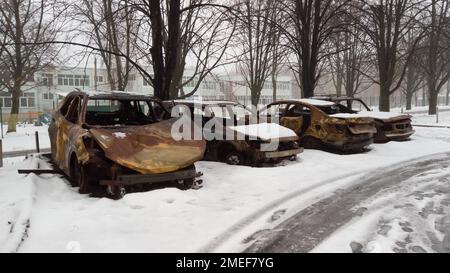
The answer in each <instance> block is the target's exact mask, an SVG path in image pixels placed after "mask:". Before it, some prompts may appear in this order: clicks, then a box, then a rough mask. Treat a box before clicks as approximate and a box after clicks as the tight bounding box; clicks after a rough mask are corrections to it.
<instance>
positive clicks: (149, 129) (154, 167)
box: [89, 119, 206, 174]
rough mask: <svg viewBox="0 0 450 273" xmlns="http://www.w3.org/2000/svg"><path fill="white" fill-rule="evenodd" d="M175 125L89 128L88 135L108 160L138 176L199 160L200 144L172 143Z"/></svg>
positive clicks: (170, 170)
mask: <svg viewBox="0 0 450 273" xmlns="http://www.w3.org/2000/svg"><path fill="white" fill-rule="evenodd" d="M175 121H176V119H170V120H165V121H161V122H158V123H154V124H150V125H144V126H126V127H107V128H91V129H90V130H89V132H90V134H91V135H92V137H93V138H94V139H95V140H96V141H97V143H98V144H99V145H100V147H101V148H102V149H103V151H104V152H105V156H106V157H107V158H109V159H110V160H112V161H114V162H116V163H118V164H120V165H122V166H124V167H126V168H129V169H132V170H135V171H137V172H139V173H142V174H154V173H166V172H172V171H176V170H179V169H183V168H186V167H188V166H190V165H192V164H193V163H195V162H196V161H198V160H200V159H202V158H203V154H204V152H205V147H206V143H205V141H204V140H181V141H176V140H175V139H173V137H172V135H171V127H172V124H173V123H174V122H175ZM192 130H193V128H192Z"/></svg>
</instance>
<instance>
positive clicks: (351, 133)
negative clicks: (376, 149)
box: [259, 99, 376, 152]
mask: <svg viewBox="0 0 450 273" xmlns="http://www.w3.org/2000/svg"><path fill="white" fill-rule="evenodd" d="M335 107H336V105H335V103H333V102H328V101H322V100H315V99H292V100H282V101H276V102H274V103H271V104H269V105H267V106H266V107H265V108H263V109H261V110H260V111H259V115H260V116H268V117H269V118H271V117H274V116H276V118H277V120H279V122H280V124H281V125H283V126H286V127H288V128H291V129H292V130H294V131H295V132H296V133H297V134H298V136H299V137H300V144H301V145H302V146H303V147H305V148H310V149H323V148H325V149H326V148H332V149H330V150H337V151H339V152H359V151H362V150H364V148H366V147H367V146H369V145H370V144H372V143H373V134H374V133H376V128H375V126H374V121H373V119H371V118H367V117H362V116H359V115H357V114H347V115H335V114H336V113H339V110H338V109H335Z"/></svg>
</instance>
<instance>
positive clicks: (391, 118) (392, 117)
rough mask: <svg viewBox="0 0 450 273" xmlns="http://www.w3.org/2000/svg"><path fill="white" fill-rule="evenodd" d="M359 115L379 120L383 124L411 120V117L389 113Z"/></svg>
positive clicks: (368, 112) (361, 113)
mask: <svg viewBox="0 0 450 273" xmlns="http://www.w3.org/2000/svg"><path fill="white" fill-rule="evenodd" d="M359 114H360V115H363V116H366V117H369V118H373V119H377V120H381V121H383V122H395V121H399V120H405V119H411V115H408V114H399V113H391V112H373V111H364V112H359Z"/></svg>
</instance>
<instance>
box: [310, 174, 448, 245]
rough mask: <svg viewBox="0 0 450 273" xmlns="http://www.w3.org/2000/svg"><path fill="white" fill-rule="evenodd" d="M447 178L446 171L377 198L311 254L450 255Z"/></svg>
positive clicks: (418, 177) (424, 176)
mask: <svg viewBox="0 0 450 273" xmlns="http://www.w3.org/2000/svg"><path fill="white" fill-rule="evenodd" d="M449 177H450V166H449V165H447V166H444V167H443V168H442V169H437V170H431V171H428V172H426V173H422V174H418V175H416V176H414V177H412V178H410V179H408V180H407V181H405V182H403V183H401V184H400V185H398V186H397V187H396V188H394V189H389V190H384V191H382V192H380V193H378V194H377V195H375V196H373V197H371V198H369V199H368V200H366V201H365V202H363V203H362V204H360V205H359V206H358V207H357V208H354V210H355V211H357V210H359V211H361V210H362V211H365V212H364V214H362V215H361V217H357V218H355V219H353V220H352V221H350V223H347V224H346V225H344V226H343V227H341V228H340V229H339V230H338V231H336V232H334V234H333V235H332V236H330V237H329V238H327V239H326V240H325V241H323V242H322V243H321V244H320V245H319V246H317V247H316V248H315V249H314V250H313V251H312V252H352V251H353V252H369V253H370V252H372V253H373V252H382V253H389V252H397V253H405V252H416V253H424V252H449V251H450V206H449V204H450V187H449V184H450V178H449Z"/></svg>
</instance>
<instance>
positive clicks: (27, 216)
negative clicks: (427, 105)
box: [0, 113, 450, 252]
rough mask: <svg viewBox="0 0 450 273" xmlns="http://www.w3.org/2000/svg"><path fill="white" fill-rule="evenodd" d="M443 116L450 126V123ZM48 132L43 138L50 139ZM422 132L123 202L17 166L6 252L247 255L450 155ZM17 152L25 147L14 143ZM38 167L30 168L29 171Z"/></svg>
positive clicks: (6, 212) (208, 165) (5, 193)
mask: <svg viewBox="0 0 450 273" xmlns="http://www.w3.org/2000/svg"><path fill="white" fill-rule="evenodd" d="M442 116H443V117H444V116H448V117H444V118H449V119H450V113H447V114H442ZM418 121H421V118H420V117H419V118H418ZM44 128H45V127H43V128H39V129H41V130H42V131H41V132H42V133H43V134H44V131H46V128H45V129H44ZM24 129H25V130H24V131H29V132H31V133H32V132H34V130H35V128H33V127H25V128H24ZM416 131H417V132H416V134H415V135H413V137H412V139H411V141H406V142H391V143H387V144H374V145H372V146H371V151H369V152H367V153H364V154H356V155H336V154H330V153H326V152H322V151H316V150H306V151H305V152H304V153H303V154H301V155H300V156H299V159H298V160H297V162H284V163H283V164H281V165H280V166H278V167H272V168H251V167H244V166H229V165H226V164H222V163H217V162H199V163H198V164H196V165H197V169H198V170H200V171H202V172H203V173H204V176H203V181H204V183H203V188H201V189H199V190H188V191H181V190H178V189H175V188H166V189H161V190H154V191H149V192H144V193H131V194H127V195H126V196H125V197H124V198H123V199H122V200H119V201H113V200H109V199H106V198H90V197H88V196H87V195H80V194H79V193H78V192H77V188H72V187H70V186H69V184H68V182H67V181H66V180H65V179H64V178H61V177H59V176H56V175H42V176H35V175H28V176H25V175H18V174H16V171H17V168H18V167H19V165H18V163H17V160H18V159H10V160H11V161H9V162H8V163H7V164H5V167H4V168H1V169H0V184H1V186H2V191H1V192H0V211H1V213H0V219H1V221H0V242H1V243H0V246H1V247H0V251H3V252H11V251H16V250H17V251H19V252H70V251H82V252H116V251H124V252H196V251H240V250H242V248H243V245H242V244H241V242H242V240H244V239H245V238H246V237H247V236H249V235H250V234H252V233H254V232H256V231H258V230H260V229H261V228H262V227H264V226H265V225H274V224H276V223H279V222H280V221H282V220H283V219H285V218H286V217H288V216H289V215H292V214H294V213H295V212H297V211H299V210H301V209H302V208H305V207H307V206H309V205H311V204H313V203H315V202H317V201H318V200H320V199H321V198H324V197H327V196H330V195H331V194H332V193H333V192H335V191H336V190H337V189H340V188H345V187H346V186H348V185H349V184H350V183H354V181H355V179H356V178H360V180H361V181H363V177H364V174H365V173H367V172H370V171H371V170H373V169H375V168H382V167H385V166H392V165H393V164H398V163H399V162H402V161H406V160H410V159H414V158H420V157H422V156H425V155H430V154H435V153H442V152H445V151H450V130H449V129H439V128H416ZM19 134H20V135H21V137H23V134H22V133H20V131H19ZM6 139H8V137H7V138H6ZM41 139H42V140H43V139H44V137H41ZM24 142H25V141H24ZM8 143H13V144H8V146H7V147H17V148H18V147H19V145H16V144H15V143H14V141H12V140H11V141H10V142H8ZM9 145H11V146H9ZM23 145H24V147H27V146H26V145H28V144H27V143H24V144H23ZM10 149H11V148H10ZM36 161H37V160H36V159H33V158H29V159H27V160H25V161H23V162H22V163H21V164H23V165H22V166H21V167H25V168H26V167H29V166H32V165H33V164H38V163H36ZM39 162H40V164H43V163H42V162H41V161H39ZM405 198H406V197H405ZM368 206H369V205H368ZM374 219H376V217H375V218H374ZM392 219H396V218H395V217H393V218H392ZM374 221H376V220H374ZM392 221H394V220H392ZM392 225H394V224H392ZM22 239H23V240H24V241H23V243H21V240H22ZM373 240H375V241H376V242H379V240H377V239H376V238H374V239H373ZM361 243H363V241H362V240H361ZM382 245H383V246H384V244H382ZM347 246H348V245H347ZM330 250H331V249H328V250H327V251H330ZM346 251H348V249H347V250H346Z"/></svg>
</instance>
